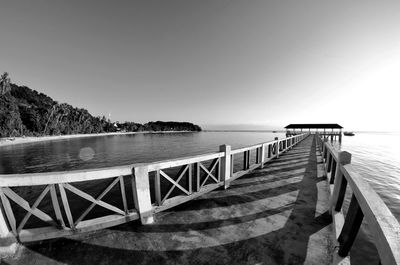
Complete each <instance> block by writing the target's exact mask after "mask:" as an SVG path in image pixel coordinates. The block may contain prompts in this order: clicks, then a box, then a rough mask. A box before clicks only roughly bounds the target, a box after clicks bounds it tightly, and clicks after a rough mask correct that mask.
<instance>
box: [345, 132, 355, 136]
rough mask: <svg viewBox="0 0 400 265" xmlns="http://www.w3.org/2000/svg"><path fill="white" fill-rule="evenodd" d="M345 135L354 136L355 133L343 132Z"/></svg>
mask: <svg viewBox="0 0 400 265" xmlns="http://www.w3.org/2000/svg"><path fill="white" fill-rule="evenodd" d="M343 135H346V136H354V133H353V132H343Z"/></svg>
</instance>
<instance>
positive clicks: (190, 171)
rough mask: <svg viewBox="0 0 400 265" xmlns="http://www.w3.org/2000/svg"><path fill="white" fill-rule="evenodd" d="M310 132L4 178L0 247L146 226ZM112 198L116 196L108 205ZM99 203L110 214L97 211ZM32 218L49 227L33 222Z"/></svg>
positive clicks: (1, 183) (226, 183) (0, 182)
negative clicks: (237, 162) (238, 166)
mask: <svg viewBox="0 0 400 265" xmlns="http://www.w3.org/2000/svg"><path fill="white" fill-rule="evenodd" d="M306 136H307V134H301V135H296V136H292V137H288V138H284V139H277V138H275V140H274V141H271V142H266V143H261V144H258V145H253V146H250V147H245V148H241V149H237V150H231V147H230V146H229V145H223V146H221V147H220V151H219V152H216V153H212V154H205V155H199V156H193V157H186V158H180V159H174V160H168V161H161V162H155V163H148V164H135V165H128V166H119V167H111V168H105V169H92V170H79V171H67V172H50V173H35V174H8V175H0V199H1V200H0V246H1V245H3V246H6V245H9V244H12V243H13V242H16V241H20V242H27V241H37V240H43V239H49V238H55V237H62V236H68V235H72V234H76V233H82V232H87V231H92V230H98V229H103V228H106V227H111V226H115V225H119V224H122V223H126V222H129V221H132V220H135V219H139V218H140V220H141V222H142V223H143V224H147V223H151V222H153V215H154V213H155V212H159V211H163V210H166V209H168V208H171V207H173V206H176V205H179V204H181V203H184V202H186V201H189V200H192V199H193V198H196V197H198V196H200V195H202V194H204V193H207V192H209V191H212V190H215V189H216V188H218V187H222V186H223V187H224V188H228V187H229V183H230V182H231V181H232V180H234V179H236V178H239V177H240V176H243V175H244V174H246V173H248V172H249V171H251V170H253V169H255V168H257V167H263V166H264V164H265V163H266V162H268V161H269V160H271V159H273V158H276V157H279V154H280V153H282V152H285V151H287V150H288V149H290V148H292V147H293V146H294V145H296V144H297V143H299V142H300V141H302V140H303V139H304V138H305V137H306ZM251 152H253V157H255V161H253V163H251V162H252V161H251ZM241 154H243V168H242V170H240V171H237V172H234V167H233V165H234V159H235V157H236V158H237V157H238V156H240V155H241ZM101 186H103V187H101ZM32 190H34V191H35V192H32ZM93 193H96V195H93ZM32 194H34V195H35V196H37V197H34V196H33V195H32ZM107 196H108V197H111V198H112V199H111V201H108V202H106V200H105V198H107ZM46 199H47V202H46ZM109 199H110V198H109ZM95 206H100V207H101V209H103V210H105V211H106V212H104V211H103V212H101V211H100V212H97V213H94V211H92V210H93V208H94V207H95ZM17 208H20V209H17ZM21 211H22V214H21ZM32 216H35V217H37V218H38V219H40V220H41V221H43V222H44V223H46V224H47V225H45V226H43V222H42V223H40V224H36V225H32V224H30V223H29V220H31V217H32ZM32 226H34V227H32ZM37 226H38V227H37Z"/></svg>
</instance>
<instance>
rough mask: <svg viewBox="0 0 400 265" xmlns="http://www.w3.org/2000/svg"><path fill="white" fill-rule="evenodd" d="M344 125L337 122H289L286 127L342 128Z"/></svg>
mask: <svg viewBox="0 0 400 265" xmlns="http://www.w3.org/2000/svg"><path fill="white" fill-rule="evenodd" d="M342 128H343V127H342V126H340V125H339V124H337V123H309V124H308V123H303V124H289V125H288V126H286V127H285V129H342Z"/></svg>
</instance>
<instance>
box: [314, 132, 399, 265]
mask: <svg viewBox="0 0 400 265" xmlns="http://www.w3.org/2000/svg"><path fill="white" fill-rule="evenodd" d="M317 141H318V144H319V147H320V151H321V153H322V157H323V161H324V165H325V170H326V174H327V177H328V180H329V184H330V189H329V190H330V195H331V197H330V211H331V213H332V217H333V221H334V227H333V228H334V231H333V232H334V234H335V239H336V240H337V244H338V245H339V248H338V251H337V252H336V253H335V257H334V259H335V260H336V261H337V262H339V261H341V260H342V259H344V260H347V261H348V262H349V261H350V260H349V257H348V254H349V251H350V249H351V247H352V244H353V242H354V239H355V237H356V236H357V233H358V230H359V228H360V226H361V223H362V220H363V219H364V217H365V219H366V221H367V224H368V227H369V230H370V231H371V234H372V236H373V239H374V243H375V246H376V248H377V250H378V253H379V258H380V262H381V264H383V265H393V264H400V224H399V222H398V221H397V219H396V218H395V217H394V216H393V214H392V213H391V211H390V210H389V208H388V207H387V206H386V204H385V203H384V202H383V201H382V199H381V197H380V196H379V195H378V194H377V193H376V192H375V191H374V190H373V189H372V188H371V186H370V185H369V184H368V183H367V182H366V181H365V180H364V179H363V177H362V176H361V175H360V174H359V173H358V172H357V170H356V169H355V168H354V167H353V166H352V165H351V154H350V153H348V152H346V151H337V150H336V149H335V148H334V147H332V145H330V144H329V143H328V142H327V140H323V139H322V138H321V137H319V136H318V137H317ZM347 186H349V187H350V188H351V191H352V197H351V201H350V205H349V208H348V211H347V215H346V217H344V215H343V211H342V205H343V201H344V198H345V193H346V187H347Z"/></svg>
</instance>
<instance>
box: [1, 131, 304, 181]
mask: <svg viewBox="0 0 400 265" xmlns="http://www.w3.org/2000/svg"><path fill="white" fill-rule="evenodd" d="M306 134H307V133H303V134H299V135H296V136H301V135H306ZM294 137H295V136H291V137H286V138H282V139H278V141H279V142H282V141H285V140H289V139H292V138H294ZM276 142H277V141H276V140H272V141H268V142H264V143H260V144H255V145H251V146H248V147H242V148H239V149H235V150H232V151H231V154H237V153H241V152H244V151H248V150H253V149H256V148H260V147H261V146H262V145H264V146H265V145H270V144H275V143H276ZM223 156H224V153H223V152H210V153H206V154H201V155H194V156H186V157H180V158H174V159H165V160H161V161H155V162H150V163H135V164H130V165H122V166H114V167H105V168H94V169H79V170H70V171H54V172H42V173H22V174H0V187H20V186H37V185H48V184H58V183H67V182H68V183H69V182H80V181H88V180H96V179H106V178H112V177H115V176H123V175H130V174H131V173H132V169H133V168H135V167H139V166H147V167H148V170H149V172H151V171H156V170H159V169H166V168H170V167H176V166H181V165H185V164H189V163H195V162H201V161H205V160H210V159H214V158H220V157H223Z"/></svg>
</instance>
